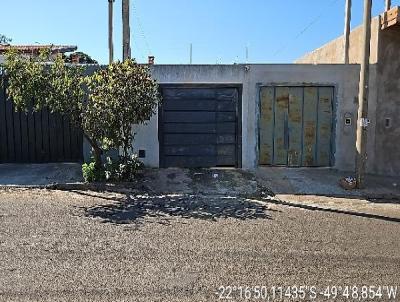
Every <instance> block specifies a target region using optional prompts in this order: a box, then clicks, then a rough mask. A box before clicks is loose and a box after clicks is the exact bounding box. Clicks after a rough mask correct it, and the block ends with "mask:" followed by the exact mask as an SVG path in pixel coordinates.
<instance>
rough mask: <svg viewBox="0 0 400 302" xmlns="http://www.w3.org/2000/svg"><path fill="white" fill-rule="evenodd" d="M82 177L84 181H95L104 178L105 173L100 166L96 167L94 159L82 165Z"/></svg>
mask: <svg viewBox="0 0 400 302" xmlns="http://www.w3.org/2000/svg"><path fill="white" fill-rule="evenodd" d="M82 174H83V179H84V180H85V181H86V182H97V181H103V180H105V173H104V170H103V169H102V168H100V169H99V168H97V167H96V163H95V162H94V161H92V162H90V163H88V164H86V163H85V164H83V165H82Z"/></svg>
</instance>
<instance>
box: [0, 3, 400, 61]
mask: <svg viewBox="0 0 400 302" xmlns="http://www.w3.org/2000/svg"><path fill="white" fill-rule="evenodd" d="M121 2H122V0H116V1H115V5H114V6H115V8H114V46H115V59H121V57H122V42H121V41H122V25H121V23H122V22H121ZM392 3H393V5H400V0H392ZM344 7H345V0H287V1H282V0H168V1H167V0H131V43H132V56H133V57H135V58H136V60H137V61H138V62H146V61H147V56H148V55H154V56H155V58H156V59H155V60H156V63H158V64H187V63H189V57H190V55H189V53H190V51H189V49H190V44H192V45H193V63H194V64H216V63H217V64H232V63H243V62H246V48H247V49H248V62H250V63H292V62H293V61H294V60H295V59H296V58H299V57H301V56H302V55H303V54H304V53H307V52H309V51H311V50H313V49H315V48H318V47H320V46H322V45H323V44H325V43H327V42H329V41H330V40H332V39H334V38H336V37H338V36H340V35H341V34H342V33H343V28H344ZM383 8H384V0H373V15H374V16H375V15H378V14H379V13H381V12H382V11H383ZM0 12H1V18H0V34H4V35H6V36H7V37H9V38H11V39H12V40H13V41H12V43H13V44H37V43H38V44H68V45H70V44H72V45H77V46H78V50H79V51H83V52H85V53H87V54H89V55H90V56H92V57H93V58H94V59H96V60H98V61H99V62H100V63H107V61H108V1H107V0H68V1H65V0H58V1H54V0H0ZM362 13H363V0H353V10H352V15H353V18H352V27H355V26H358V25H360V24H361V23H362Z"/></svg>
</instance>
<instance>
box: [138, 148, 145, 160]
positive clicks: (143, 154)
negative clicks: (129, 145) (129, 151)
mask: <svg viewBox="0 0 400 302" xmlns="http://www.w3.org/2000/svg"><path fill="white" fill-rule="evenodd" d="M138 156H139V158H145V157H146V150H143V149H140V150H139V154H138Z"/></svg>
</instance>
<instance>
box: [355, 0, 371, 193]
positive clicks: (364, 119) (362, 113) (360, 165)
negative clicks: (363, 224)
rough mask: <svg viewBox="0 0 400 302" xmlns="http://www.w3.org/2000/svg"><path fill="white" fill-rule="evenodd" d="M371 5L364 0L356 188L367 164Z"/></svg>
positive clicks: (359, 185)
mask: <svg viewBox="0 0 400 302" xmlns="http://www.w3.org/2000/svg"><path fill="white" fill-rule="evenodd" d="M371 7H372V0H364V24H363V42H364V49H363V53H362V61H361V72H360V86H359V95H358V122H357V140H356V149H357V155H356V180H357V188H359V189H362V188H364V185H365V184H364V180H365V168H366V164H367V133H368V132H367V128H368V123H369V121H368V93H369V60H370V58H369V57H370V53H371V47H370V43H371V42H370V40H371Z"/></svg>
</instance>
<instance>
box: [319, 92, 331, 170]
mask: <svg viewBox="0 0 400 302" xmlns="http://www.w3.org/2000/svg"><path fill="white" fill-rule="evenodd" d="M332 103H333V89H332V88H331V87H320V88H319V102H318V104H319V105H318V129H317V141H318V153H317V163H318V165H320V166H329V164H330V158H331V153H332V150H331V146H332V145H331V138H332V116H333V108H332Z"/></svg>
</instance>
